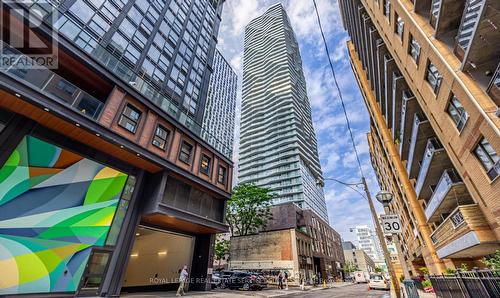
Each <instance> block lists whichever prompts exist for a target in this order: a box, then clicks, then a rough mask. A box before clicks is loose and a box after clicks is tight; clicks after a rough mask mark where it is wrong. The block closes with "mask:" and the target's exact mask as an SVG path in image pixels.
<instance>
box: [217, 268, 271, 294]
mask: <svg viewBox="0 0 500 298" xmlns="http://www.w3.org/2000/svg"><path fill="white" fill-rule="evenodd" d="M223 283H224V286H226V287H227V288H229V289H243V290H245V291H248V290H262V289H263V288H265V287H267V281H266V279H265V278H264V277H263V276H262V275H258V274H253V273H248V272H234V273H233V274H232V275H231V276H230V277H229V278H226V279H225V280H224V281H223Z"/></svg>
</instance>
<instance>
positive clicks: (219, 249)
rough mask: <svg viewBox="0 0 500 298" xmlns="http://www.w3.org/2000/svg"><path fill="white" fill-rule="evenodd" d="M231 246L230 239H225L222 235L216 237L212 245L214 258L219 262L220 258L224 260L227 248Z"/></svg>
mask: <svg viewBox="0 0 500 298" xmlns="http://www.w3.org/2000/svg"><path fill="white" fill-rule="evenodd" d="M230 248H231V241H229V240H227V239H223V238H222V237H219V236H218V237H217V239H216V240H215V247H214V259H215V260H216V261H219V265H220V262H221V261H222V260H226V259H227V257H228V256H229V250H230Z"/></svg>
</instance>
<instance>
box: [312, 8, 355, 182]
mask: <svg viewBox="0 0 500 298" xmlns="http://www.w3.org/2000/svg"><path fill="white" fill-rule="evenodd" d="M313 3H314V10H315V11H316V16H317V18H318V25H319V31H320V32H321V37H322V38H323V44H324V45H325V50H326V55H327V56H328V62H329V63H330V69H331V71H332V75H333V81H334V82H335V87H336V88H337V91H338V93H339V98H340V102H341V103H342V110H343V111H344V117H345V120H346V122H347V129H348V130H349V135H350V137H351V142H352V147H353V148H354V154H356V160H357V162H358V167H359V172H360V174H361V177H363V178H364V176H365V175H364V173H363V168H362V167H361V161H360V159H359V155H358V149H357V148H356V143H355V142H354V136H353V134H352V129H351V122H350V121H349V117H348V116H347V111H346V108H345V103H344V98H343V97H342V92H341V91H340V87H339V83H338V82H337V76H336V75H335V69H334V68H333V63H332V59H331V58H330V50H329V49H328V44H327V43H326V38H325V33H324V32H323V26H322V25H321V19H320V17H319V12H318V6H317V5H316V0H313Z"/></svg>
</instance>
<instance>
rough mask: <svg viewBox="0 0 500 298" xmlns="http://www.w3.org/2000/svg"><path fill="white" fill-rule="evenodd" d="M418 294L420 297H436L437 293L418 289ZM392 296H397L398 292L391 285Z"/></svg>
mask: <svg viewBox="0 0 500 298" xmlns="http://www.w3.org/2000/svg"><path fill="white" fill-rule="evenodd" d="M418 296H419V297H420V298H436V294H434V293H426V292H424V291H422V290H418ZM391 297H396V292H395V291H394V288H392V287H391ZM405 297H406V296H405Z"/></svg>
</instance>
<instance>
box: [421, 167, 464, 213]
mask: <svg viewBox="0 0 500 298" xmlns="http://www.w3.org/2000/svg"><path fill="white" fill-rule="evenodd" d="M471 203H473V201H472V199H471V198H470V195H469V192H468V191H467V188H466V187H465V184H464V182H463V181H462V178H460V176H459V175H458V173H457V172H456V171H455V170H454V169H446V170H444V172H443V174H442V175H441V178H440V179H439V182H438V184H437V185H436V188H435V189H434V192H433V193H432V196H431V198H430V200H429V203H428V204H427V207H426V208H425V216H426V217H427V222H436V221H439V220H440V219H441V215H442V214H449V213H450V212H451V211H452V210H454V209H455V208H456V207H457V205H467V204H471Z"/></svg>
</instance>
